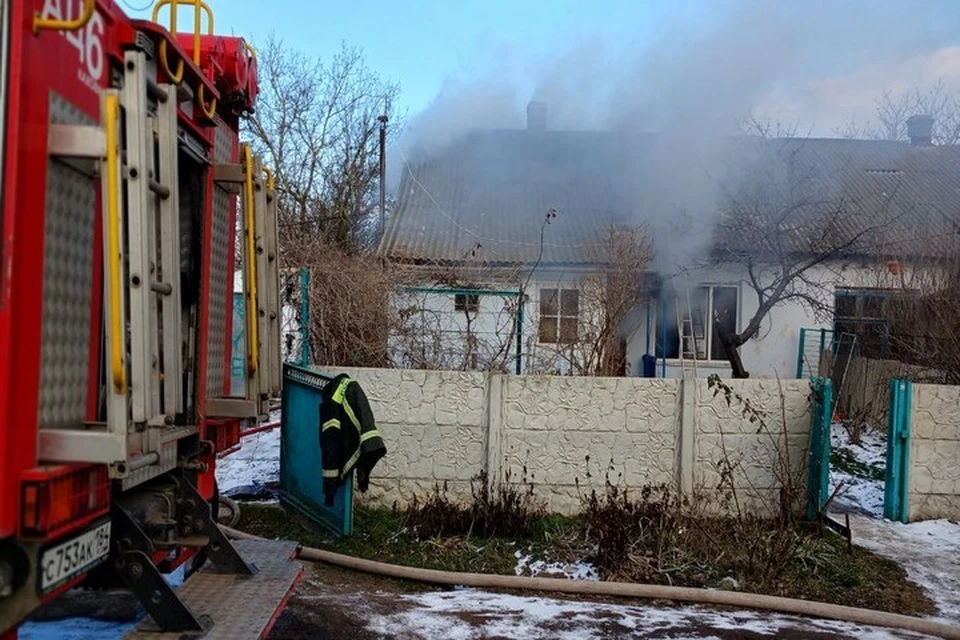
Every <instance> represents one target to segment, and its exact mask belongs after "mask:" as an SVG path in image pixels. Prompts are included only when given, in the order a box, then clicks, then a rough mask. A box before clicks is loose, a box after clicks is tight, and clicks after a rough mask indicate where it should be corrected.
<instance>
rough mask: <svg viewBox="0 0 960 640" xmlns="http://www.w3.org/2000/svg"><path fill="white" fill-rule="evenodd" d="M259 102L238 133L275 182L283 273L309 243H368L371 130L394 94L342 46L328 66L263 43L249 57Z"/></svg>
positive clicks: (300, 259) (374, 133)
mask: <svg viewBox="0 0 960 640" xmlns="http://www.w3.org/2000/svg"><path fill="white" fill-rule="evenodd" d="M258 64H259V69H260V77H261V79H262V80H263V82H262V84H261V94H260V97H259V99H258V107H257V112H256V114H254V115H253V116H251V118H250V119H249V122H248V130H249V133H250V134H251V136H252V137H253V139H254V141H255V145H256V147H257V151H258V152H259V153H261V154H262V155H263V156H264V157H265V158H266V159H267V162H268V164H269V165H270V166H271V167H272V168H273V171H274V175H275V177H276V186H277V197H278V216H279V227H280V245H281V247H283V249H284V251H283V253H284V255H283V256H282V259H283V260H284V263H285V264H286V265H296V266H299V265H301V264H305V263H306V262H308V261H309V257H310V256H311V255H312V254H313V253H314V252H315V250H316V247H315V246H313V243H314V242H315V241H317V240H318V239H322V241H323V242H324V243H326V244H333V245H334V246H337V247H339V248H341V249H343V250H345V251H347V252H350V253H353V252H355V251H356V250H357V249H359V248H362V247H363V246H365V245H368V244H370V241H371V238H375V237H376V235H377V234H376V233H370V231H376V222H375V221H376V220H377V216H376V215H373V214H374V213H375V211H376V202H377V198H376V195H375V193H376V190H377V188H378V180H379V179H380V176H379V165H378V162H379V140H378V132H379V126H380V125H379V122H378V121H377V118H378V117H379V116H381V115H387V116H388V117H391V118H392V116H393V107H394V103H395V101H396V98H397V95H398V94H399V88H398V86H397V85H396V84H393V83H390V82H387V81H385V80H383V79H382V78H381V77H380V76H379V75H378V74H376V73H375V72H373V71H371V70H370V69H369V68H367V67H366V66H365V64H364V61H363V57H362V54H361V53H360V51H359V50H357V49H355V48H351V47H348V46H346V45H344V46H343V47H342V48H341V50H340V52H339V53H338V54H336V55H335V56H333V58H331V59H330V60H328V61H324V60H320V59H316V60H314V59H311V58H309V57H307V56H305V55H303V54H302V53H300V52H297V51H295V50H292V49H289V48H287V47H286V46H284V44H283V43H282V42H281V41H279V40H276V39H275V38H271V39H270V40H268V41H267V42H266V43H265V44H264V45H263V46H262V47H260V48H259V50H258Z"/></svg>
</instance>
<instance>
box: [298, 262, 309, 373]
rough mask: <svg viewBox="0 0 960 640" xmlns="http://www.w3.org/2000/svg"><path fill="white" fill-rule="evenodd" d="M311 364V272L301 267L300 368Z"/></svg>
mask: <svg viewBox="0 0 960 640" xmlns="http://www.w3.org/2000/svg"><path fill="white" fill-rule="evenodd" d="M309 364H310V270H309V269H307V268H306V267H300V366H302V367H306V366H308V365H309Z"/></svg>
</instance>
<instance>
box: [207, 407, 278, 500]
mask: <svg viewBox="0 0 960 640" xmlns="http://www.w3.org/2000/svg"><path fill="white" fill-rule="evenodd" d="M271 420H272V414H271ZM279 480H280V429H279V428H276V429H272V430H270V431H261V432H260V433H254V434H252V435H249V436H247V437H246V438H243V440H241V442H240V449H239V450H238V451H235V452H233V453H231V454H230V455H228V456H227V457H225V458H223V459H222V460H218V461H217V484H218V485H219V487H220V491H221V492H224V493H226V492H227V491H229V490H230V489H235V488H237V487H244V486H250V485H255V484H260V485H263V484H267V483H269V482H279Z"/></svg>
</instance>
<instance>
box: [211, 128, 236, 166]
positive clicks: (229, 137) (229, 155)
mask: <svg viewBox="0 0 960 640" xmlns="http://www.w3.org/2000/svg"><path fill="white" fill-rule="evenodd" d="M235 137H236V136H235V135H234V133H233V131H231V130H230V128H229V127H228V126H227V125H226V124H224V122H223V120H221V119H220V117H219V116H218V117H217V135H216V138H214V141H213V157H214V160H215V161H216V162H218V163H227V162H232V161H233V142H234V138H235Z"/></svg>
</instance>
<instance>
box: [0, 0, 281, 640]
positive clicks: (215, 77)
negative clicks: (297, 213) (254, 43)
mask: <svg viewBox="0 0 960 640" xmlns="http://www.w3.org/2000/svg"><path fill="white" fill-rule="evenodd" d="M161 17H164V18H165V19H166V20H168V21H169V22H168V23H167V24H168V27H165V26H161V25H160V24H158V20H159V19H160V18H161ZM178 17H179V18H180V23H181V25H183V24H185V22H184V21H185V20H186V24H188V25H189V27H190V28H189V30H187V31H184V32H179V31H178V29H177V19H178ZM0 25H2V27H0V29H2V31H0V33H2V36H0V38H2V39H0V104H2V120H0V122H2V129H0V141H2V146H0V149H2V154H0V184H2V203H0V216H2V217H0V228H2V237H0V240H2V243H0V265H2V268H0V637H3V638H4V640H7V639H8V638H12V637H15V634H16V628H17V625H18V624H20V623H21V622H22V621H23V620H24V619H26V618H27V617H29V615H30V613H31V612H32V611H33V610H34V609H36V608H37V607H39V606H40V605H41V604H43V603H46V602H48V601H50V600H51V599H53V598H56V597H57V596H58V595H60V594H62V593H63V592H64V591H66V590H68V589H71V588H73V587H77V586H78V585H81V584H82V585H83V586H86V587H91V588H96V587H110V586H123V587H126V588H129V589H131V590H132V591H133V592H134V593H135V594H136V595H137V596H138V597H139V599H140V600H141V602H142V603H143V605H144V607H145V608H146V610H147V612H148V613H149V614H150V616H149V618H148V619H147V620H146V622H145V623H144V625H143V629H142V630H141V632H143V633H148V632H152V633H153V634H154V635H151V636H150V637H165V634H164V632H172V633H173V634H174V635H171V636H170V637H181V634H182V633H184V632H193V633H197V634H199V635H205V636H206V637H225V638H226V637H229V638H248V637H262V636H263V635H264V634H266V633H267V631H268V630H269V628H270V626H271V624H272V622H273V621H274V620H275V618H276V612H277V611H278V610H279V609H280V607H281V606H282V603H283V601H284V599H285V598H286V596H287V594H288V593H289V591H290V589H292V588H293V586H294V584H295V582H296V580H297V579H298V577H299V573H300V569H299V567H298V566H297V565H296V563H295V562H294V561H293V554H294V549H293V548H292V547H291V546H289V545H284V544H283V543H262V544H260V543H249V544H248V543H246V542H244V543H242V544H241V543H236V544H233V543H231V542H230V541H229V540H227V539H226V538H225V537H224V536H223V535H222V533H221V532H220V531H219V529H218V528H217V526H216V522H215V515H214V514H215V513H216V502H217V488H216V484H215V476H214V471H215V464H216V457H217V452H218V451H223V450H226V449H228V448H231V447H235V446H236V445H237V444H238V442H239V437H240V427H241V424H243V423H244V422H245V421H257V420H260V419H262V417H263V416H264V414H265V413H266V412H267V403H268V402H269V401H270V399H271V398H273V397H275V396H276V394H277V392H278V391H279V388H280V382H281V374H280V351H279V347H280V340H279V337H280V330H279V313H278V273H277V233H276V215H275V203H274V192H273V184H272V179H271V178H270V176H269V173H268V172H267V171H266V169H265V168H264V167H263V165H262V164H261V162H260V160H259V159H258V158H257V157H256V156H255V155H254V154H253V153H252V151H251V148H250V146H248V145H246V144H241V142H240V140H239V135H238V134H239V128H240V122H241V120H242V118H243V117H244V116H245V115H246V114H249V113H250V112H252V110H253V109H254V106H255V102H256V96H257V65H256V56H255V53H254V52H253V50H252V49H251V48H250V46H248V45H247V44H246V43H245V42H244V41H243V40H242V39H240V38H235V37H223V36H217V35H215V31H214V15H213V12H212V10H211V9H210V7H209V6H208V5H207V4H206V3H204V2H201V1H200V0H179V2H178V1H177V0H160V2H158V3H157V5H156V6H155V8H154V12H153V20H151V21H146V20H133V19H130V18H129V17H128V16H126V15H125V13H124V12H123V11H122V10H121V8H120V7H119V6H118V5H116V4H115V3H114V1H113V0H0ZM235 270H236V271H242V272H243V274H244V277H243V282H244V292H245V300H246V309H245V313H244V317H245V318H246V320H245V322H246V323H247V326H245V327H244V334H245V336H246V340H247V344H246V347H245V353H246V354H247V367H246V370H247V378H246V393H245V395H243V396H242V397H236V396H231V395H230V387H231V385H230V373H229V371H230V366H229V365H230V358H231V354H230V345H231V339H230V337H231V333H232V327H231V322H232V312H231V310H232V296H233V281H234V272H235ZM184 564H187V567H188V570H189V573H190V577H189V578H188V580H187V581H186V583H185V584H184V585H183V587H181V588H180V589H179V590H173V589H171V588H170V587H169V586H168V582H167V581H166V580H165V579H164V575H163V574H166V573H169V572H171V571H173V570H175V569H177V568H178V567H180V566H181V565H184ZM238 603H240V604H238ZM4 634H7V635H4Z"/></svg>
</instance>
